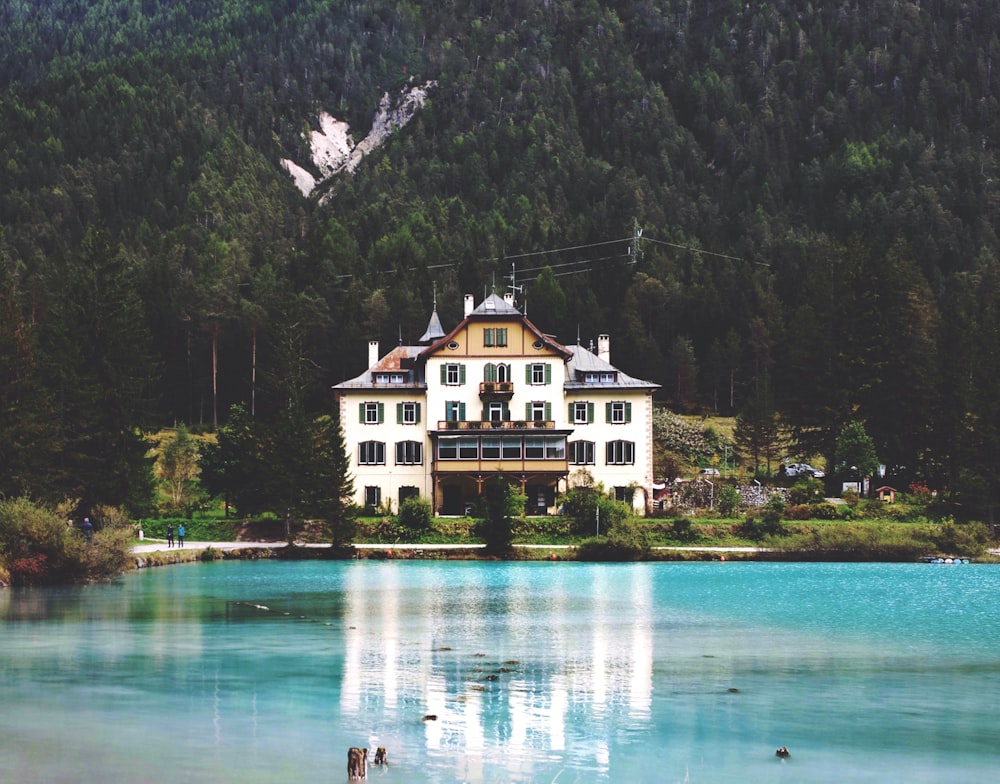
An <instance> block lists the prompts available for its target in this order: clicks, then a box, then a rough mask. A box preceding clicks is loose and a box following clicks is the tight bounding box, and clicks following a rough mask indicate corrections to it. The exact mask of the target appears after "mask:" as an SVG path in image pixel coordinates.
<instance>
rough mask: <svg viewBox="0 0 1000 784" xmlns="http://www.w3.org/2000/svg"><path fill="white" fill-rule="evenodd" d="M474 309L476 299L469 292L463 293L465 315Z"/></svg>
mask: <svg viewBox="0 0 1000 784" xmlns="http://www.w3.org/2000/svg"><path fill="white" fill-rule="evenodd" d="M475 309H476V299H475V297H473V296H472V295H471V294H466V295H465V315H466V316H469V315H471V314H472V311H473V310H475Z"/></svg>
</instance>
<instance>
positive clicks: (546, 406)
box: [545, 403, 552, 422]
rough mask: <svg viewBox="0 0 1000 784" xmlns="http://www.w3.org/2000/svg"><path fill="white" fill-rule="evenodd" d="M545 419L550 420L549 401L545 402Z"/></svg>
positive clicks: (550, 406)
mask: <svg viewBox="0 0 1000 784" xmlns="http://www.w3.org/2000/svg"><path fill="white" fill-rule="evenodd" d="M545 420H546V421H548V422H551V421H552V404H551V403H546V404H545Z"/></svg>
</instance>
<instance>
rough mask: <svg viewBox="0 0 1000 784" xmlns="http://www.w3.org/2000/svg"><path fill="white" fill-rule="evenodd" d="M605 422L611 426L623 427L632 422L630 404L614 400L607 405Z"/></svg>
mask: <svg viewBox="0 0 1000 784" xmlns="http://www.w3.org/2000/svg"><path fill="white" fill-rule="evenodd" d="M607 420H608V422H609V423H610V424H612V425H625V424H628V423H629V422H631V421H632V404H631V403H629V402H627V401H622V400H616V401H613V402H612V401H609V402H608V403H607Z"/></svg>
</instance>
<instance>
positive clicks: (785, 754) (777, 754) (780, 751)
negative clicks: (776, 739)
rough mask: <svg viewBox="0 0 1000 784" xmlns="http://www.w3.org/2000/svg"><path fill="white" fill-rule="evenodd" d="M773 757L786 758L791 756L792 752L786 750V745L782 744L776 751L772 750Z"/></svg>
mask: <svg viewBox="0 0 1000 784" xmlns="http://www.w3.org/2000/svg"><path fill="white" fill-rule="evenodd" d="M774 756H775V757H781V758H782V759H787V758H788V757H791V756H792V753H791V752H790V751H789V750H788V747H787V746H782V747H781V748H779V749H778V750H777V751H776V752H774Z"/></svg>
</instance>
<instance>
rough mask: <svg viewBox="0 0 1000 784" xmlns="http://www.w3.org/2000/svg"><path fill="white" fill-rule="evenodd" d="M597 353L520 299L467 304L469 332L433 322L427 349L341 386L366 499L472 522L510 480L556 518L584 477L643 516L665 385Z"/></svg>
mask: <svg viewBox="0 0 1000 784" xmlns="http://www.w3.org/2000/svg"><path fill="white" fill-rule="evenodd" d="M609 353H610V341H609V339H608V338H607V336H602V337H601V338H600V340H599V342H598V351H597V353H596V354H595V353H594V352H592V351H590V350H589V349H586V348H583V347H581V346H570V347H567V346H564V345H562V344H560V343H558V342H556V341H555V340H553V339H552V338H551V337H549V336H546V335H544V334H542V333H541V332H540V331H539V330H538V329H537V328H536V327H535V326H534V325H533V324H531V322H530V321H528V319H527V318H526V317H524V316H523V315H522V314H521V313H520V311H518V310H517V309H516V307H515V305H514V303H513V299H512V298H511V297H509V296H508V297H506V298H501V297H499V296H497V295H495V294H494V295H490V296H489V297H487V298H486V299H485V300H484V301H483V302H482V303H481V304H480V305H479V306H478V307H474V306H473V302H472V298H471V296H467V297H466V314H465V318H464V319H463V320H462V322H461V323H460V324H459V325H458V326H456V327H455V328H454V329H452V330H451V331H450V332H448V333H445V332H444V330H443V329H441V327H440V322H438V321H437V313H436V311H435V313H434V315H433V316H432V319H431V325H430V326H429V327H428V332H427V333H426V334H425V336H424V338H422V339H421V344H420V345H417V346H399V347H397V348H394V349H393V350H392V351H390V352H389V353H388V354H386V355H384V356H381V357H380V356H379V355H378V349H377V346H376V345H374V344H370V346H369V365H370V367H369V368H368V369H367V370H366V371H365V372H364V373H363V374H362V375H360V376H358V377H356V378H354V379H352V380H350V381H345V382H343V383H342V384H338V385H337V386H336V387H334V389H335V393H336V395H337V397H338V400H339V403H340V416H341V425H342V427H343V431H344V439H345V443H346V446H347V450H348V453H349V455H350V458H351V473H352V476H353V477H354V486H355V491H356V501H357V503H358V504H359V505H362V506H366V507H369V508H378V507H382V508H386V509H390V510H391V511H394V512H395V511H397V510H398V508H399V504H400V503H401V501H402V500H403V499H405V498H406V497H407V496H409V495H420V496H423V497H425V498H428V499H430V500H431V501H432V504H433V507H434V511H435V514H441V515H448V514H452V515H462V514H469V513H472V512H473V510H474V509H475V507H476V504H477V502H478V501H479V498H480V496H481V495H482V493H483V492H484V487H485V486H486V483H487V482H489V481H490V480H495V479H496V478H497V476H498V475H502V476H503V477H504V478H505V479H506V480H507V481H509V482H512V483H514V484H517V485H519V486H520V488H521V489H522V491H523V492H525V494H526V495H527V497H528V507H527V512H528V513H551V512H553V511H554V510H555V507H556V499H557V498H558V495H559V494H560V493H562V492H565V491H566V490H567V489H568V487H569V486H570V485H571V484H572V483H573V482H575V481H577V480H579V479H580V475H579V474H577V472H578V471H580V470H586V471H587V472H588V473H589V474H590V475H591V476H592V477H593V479H594V480H595V481H597V482H600V483H602V484H603V485H604V487H605V489H606V490H607V491H609V492H614V493H615V494H616V495H617V496H618V497H620V498H623V499H625V498H629V497H631V498H632V503H633V505H634V506H635V508H636V510H637V511H643V510H648V508H649V505H650V502H651V497H652V483H653V459H652V458H653V455H652V452H653V450H652V395H653V392H654V391H655V390H656V388H657V385H655V384H652V383H650V382H648V381H642V380H640V379H635V378H632V377H631V376H628V375H627V374H625V373H622V372H621V371H619V370H618V369H617V368H615V367H614V366H612V365H611V364H610V361H609V359H610V356H609Z"/></svg>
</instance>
